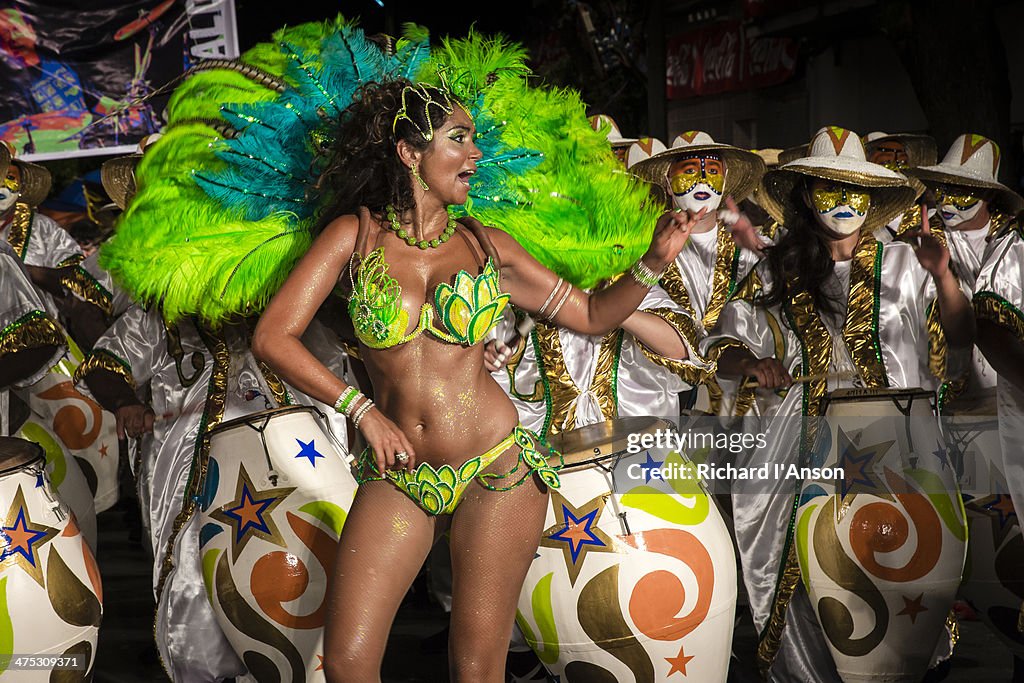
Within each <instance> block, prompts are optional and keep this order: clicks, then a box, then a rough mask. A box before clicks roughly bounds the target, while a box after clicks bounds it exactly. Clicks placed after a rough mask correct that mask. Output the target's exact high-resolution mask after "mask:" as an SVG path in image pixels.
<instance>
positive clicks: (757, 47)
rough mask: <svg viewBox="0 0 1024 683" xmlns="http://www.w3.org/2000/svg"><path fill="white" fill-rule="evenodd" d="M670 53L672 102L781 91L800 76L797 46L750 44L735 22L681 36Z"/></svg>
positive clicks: (784, 41) (785, 41)
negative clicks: (755, 90) (779, 88)
mask: <svg viewBox="0 0 1024 683" xmlns="http://www.w3.org/2000/svg"><path fill="white" fill-rule="evenodd" d="M667 52H668V54H667V58H666V84H665V85H666V93H665V94H666V96H667V97H668V98H669V99H683V98H686V97H693V96H695V95H712V94H715V93H723V92H731V91H736V90H750V89H752V88H760V87H763V86H767V85H775V84H778V83H782V82H784V81H786V80H788V79H789V78H790V77H791V76H792V75H793V74H794V73H795V72H796V63H797V45H796V43H795V42H794V41H793V40H792V39H789V38H750V37H748V36H747V34H746V30H745V29H744V27H743V25H742V24H740V23H739V22H735V21H726V22H721V23H718V24H713V25H711V26H708V27H705V28H703V29H700V30H698V31H690V32H687V33H681V34H678V35H675V36H673V37H671V38H670V39H669V41H668V48H667Z"/></svg>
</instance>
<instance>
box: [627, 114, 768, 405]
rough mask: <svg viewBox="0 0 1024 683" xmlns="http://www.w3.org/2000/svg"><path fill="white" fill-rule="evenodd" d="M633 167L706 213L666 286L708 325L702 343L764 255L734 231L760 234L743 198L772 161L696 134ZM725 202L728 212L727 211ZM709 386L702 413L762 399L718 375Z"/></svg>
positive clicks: (690, 209) (701, 330)
mask: <svg viewBox="0 0 1024 683" xmlns="http://www.w3.org/2000/svg"><path fill="white" fill-rule="evenodd" d="M630 170H631V171H632V172H633V173H634V174H636V175H638V176H640V177H641V178H643V179H645V180H647V181H648V182H650V183H652V184H654V185H657V186H659V187H662V188H665V191H666V194H667V196H669V197H670V198H671V202H672V205H673V206H674V208H676V209H679V210H683V211H685V212H686V213H687V215H688V216H690V218H691V219H693V218H694V217H696V216H697V214H698V213H701V212H702V213H703V217H702V218H701V219H700V220H699V221H698V222H697V224H696V225H695V226H694V230H693V234H692V235H691V236H690V240H689V242H688V243H687V245H686V246H685V247H684V248H683V250H682V251H681V252H680V253H679V256H678V257H677V258H676V260H675V261H674V262H673V263H672V265H670V266H669V268H668V270H667V271H666V272H665V274H664V275H663V276H662V279H661V283H660V284H661V286H662V287H663V288H664V289H665V291H666V292H668V295H669V296H670V297H671V298H672V300H673V301H674V302H675V303H676V304H677V305H679V306H681V307H682V309H683V310H684V311H685V312H686V313H687V315H688V316H690V317H692V318H693V319H695V320H697V321H699V322H700V326H699V327H698V328H697V330H698V333H697V336H696V338H694V339H692V340H690V341H691V343H694V344H697V343H699V342H700V340H701V339H702V338H703V337H704V335H706V333H707V330H710V329H712V328H713V327H714V326H715V323H716V322H717V321H718V316H719V314H720V313H721V311H722V307H723V306H724V305H725V302H726V301H727V300H728V299H729V297H730V296H731V295H732V292H733V290H734V289H735V288H736V285H737V284H738V283H739V281H740V280H741V279H742V278H743V277H744V276H745V275H746V274H747V273H748V272H749V271H750V269H751V268H753V267H754V264H755V263H757V261H758V260H759V259H760V255H759V254H757V253H756V252H755V251H751V250H749V249H744V248H741V247H740V246H739V245H738V244H737V243H736V241H735V240H734V239H733V231H734V230H737V231H740V232H744V233H750V232H753V231H754V228H753V226H751V225H750V221H749V220H748V219H747V218H746V216H745V215H743V214H741V213H739V209H738V207H737V204H736V202H737V201H740V200H743V199H746V198H747V196H748V195H750V194H751V193H752V192H753V190H754V188H755V187H756V186H757V184H758V183H759V182H760V180H761V176H762V175H764V171H765V165H764V161H763V160H762V159H761V158H760V157H759V156H758V155H757V154H755V153H753V152H750V151H748V150H744V149H740V148H738V147H733V146H732V145H726V144H723V143H719V142H715V141H714V140H713V139H712V138H711V136H710V135H708V134H707V133H704V132H702V131H689V132H686V133H683V134H682V135H680V136H678V137H677V138H676V139H675V141H674V142H673V143H672V147H670V148H669V149H667V150H665V151H663V152H660V153H658V154H655V155H653V156H651V157H650V158H649V159H645V160H642V161H638V162H637V163H636V164H635V165H633V166H632V167H631V169H630ZM723 201H724V202H725V205H726V207H727V210H724V211H719V209H720V207H721V205H722V203H723ZM709 360H714V359H709ZM704 384H705V385H706V389H707V393H708V396H707V397H706V398H704V400H701V401H699V402H698V404H697V406H696V407H698V408H700V409H702V410H707V411H709V412H712V413H715V414H719V413H725V414H729V415H743V414H745V413H746V412H747V410H749V408H750V406H751V404H752V402H753V400H754V394H753V391H752V390H746V391H740V390H739V388H738V387H735V386H729V387H728V389H729V391H728V392H727V394H723V390H722V388H721V387H720V386H719V384H718V382H717V380H716V379H715V378H713V377H711V378H709V379H708V380H707V381H706V382H704ZM684 407H689V406H684Z"/></svg>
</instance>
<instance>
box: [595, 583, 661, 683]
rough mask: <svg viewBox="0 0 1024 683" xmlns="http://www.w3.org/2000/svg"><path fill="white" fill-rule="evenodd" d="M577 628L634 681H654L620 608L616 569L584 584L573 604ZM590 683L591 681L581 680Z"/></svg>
mask: <svg viewBox="0 0 1024 683" xmlns="http://www.w3.org/2000/svg"><path fill="white" fill-rule="evenodd" d="M576 609H577V613H578V614H579V620H580V626H582V627H583V631H584V632H585V633H586V634H587V636H589V637H590V639H591V640H592V641H593V642H594V644H595V645H597V646H598V647H599V648H601V649H602V650H604V651H605V652H607V653H608V654H610V655H611V656H612V657H614V658H615V659H617V660H619V661H620V662H622V663H623V664H625V665H626V667H628V668H629V670H630V672H631V673H632V674H633V676H634V677H635V678H636V680H637V681H654V680H655V675H654V663H653V662H652V661H651V656H650V655H649V654H648V653H647V650H646V649H645V648H644V646H643V644H642V643H641V642H640V641H639V640H637V638H636V636H635V635H634V634H633V631H632V629H630V627H629V624H628V623H626V619H625V617H624V616H623V615H622V608H621V607H620V606H619V565H617V564H615V565H612V566H611V567H608V568H607V569H605V570H604V571H602V572H601V573H600V574H598V575H597V576H595V577H594V578H593V579H591V580H590V581H588V582H587V584H586V585H585V586H584V587H583V590H582V591H580V598H579V601H578V602H577V603H576ZM582 680H590V679H582Z"/></svg>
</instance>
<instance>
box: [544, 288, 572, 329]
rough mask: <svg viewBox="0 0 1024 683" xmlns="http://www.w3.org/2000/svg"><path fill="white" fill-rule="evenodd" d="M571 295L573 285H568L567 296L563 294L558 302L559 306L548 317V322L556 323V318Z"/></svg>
mask: <svg viewBox="0 0 1024 683" xmlns="http://www.w3.org/2000/svg"><path fill="white" fill-rule="evenodd" d="M570 294H572V285H568V286H567V287H566V288H565V294H563V295H562V298H561V299H559V300H558V304H557V305H556V306H555V307H554V308H553V309H551V315H549V316H548V320H551V321H554V319H555V316H556V315H558V312H559V311H560V310H562V306H564V305H565V302H566V301H567V300H568V299H569V295H570Z"/></svg>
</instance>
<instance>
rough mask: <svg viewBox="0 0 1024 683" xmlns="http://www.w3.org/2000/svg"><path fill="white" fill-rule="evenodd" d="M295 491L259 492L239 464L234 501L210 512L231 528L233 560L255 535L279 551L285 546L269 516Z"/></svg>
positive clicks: (275, 490)
mask: <svg viewBox="0 0 1024 683" xmlns="http://www.w3.org/2000/svg"><path fill="white" fill-rule="evenodd" d="M294 490H295V488H294V487H291V488H270V489H259V488H257V487H256V486H255V485H254V484H253V483H252V479H251V478H250V477H249V473H248V472H246V471H245V465H239V467H238V482H237V484H236V487H235V498H234V500H232V501H230V502H227V503H225V504H224V505H222V506H220V507H219V508H217V509H216V510H214V511H213V512H211V513H210V516H211V517H213V518H214V519H216V520H217V521H219V522H223V523H224V524H226V525H227V526H228V527H230V528H231V530H232V532H233V533H232V535H231V556H232V558H233V559H234V560H236V561H237V560H238V557H239V555H241V554H242V551H243V550H245V546H246V544H248V543H249V540H250V539H251V538H253V537H254V536H255V537H257V538H261V539H263V540H264V541H268V542H270V543H273V544H275V545H278V546H280V547H282V548H285V547H287V544H286V542H285V540H284V537H283V536H282V535H281V531H280V529H278V528H277V524H275V523H274V519H273V517H272V516H271V513H272V512H273V511H274V508H276V507H277V506H278V505H279V504H280V503H281V501H283V500H284V499H285V498H286V497H287V496H288V494H290V493H291V492H292V491H294Z"/></svg>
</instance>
